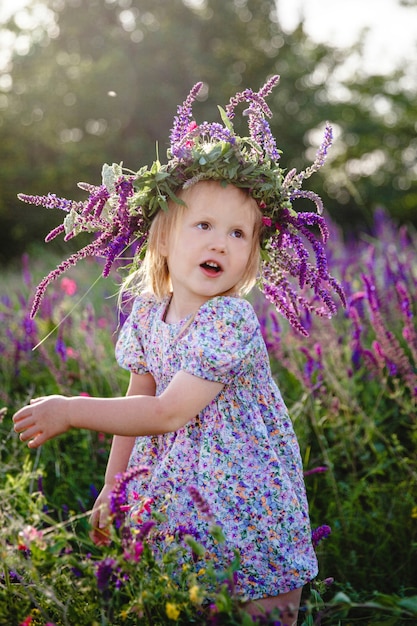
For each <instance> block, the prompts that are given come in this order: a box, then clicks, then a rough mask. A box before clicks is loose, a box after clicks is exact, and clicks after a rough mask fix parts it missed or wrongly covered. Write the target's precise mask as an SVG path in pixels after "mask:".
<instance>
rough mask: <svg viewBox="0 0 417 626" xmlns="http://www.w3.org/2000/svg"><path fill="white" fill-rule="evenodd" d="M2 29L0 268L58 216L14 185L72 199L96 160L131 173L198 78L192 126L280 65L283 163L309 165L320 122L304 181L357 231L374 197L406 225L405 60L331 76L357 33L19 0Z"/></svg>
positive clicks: (224, 11) (218, 2) (278, 125)
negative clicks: (335, 35)
mask: <svg viewBox="0 0 417 626" xmlns="http://www.w3.org/2000/svg"><path fill="white" fill-rule="evenodd" d="M410 10H411V9H410ZM6 34H7V35H9V36H14V37H15V42H17V44H19V45H17V49H16V52H15V53H14V54H13V55H12V58H11V59H10V62H9V63H8V64H6V65H4V66H3V67H1V68H0V145H1V148H2V151H1V159H0V181H1V182H0V263H1V262H2V263H5V262H8V261H10V260H11V259H13V258H15V257H16V256H19V255H20V254H21V253H22V251H23V250H25V249H26V248H27V246H28V242H29V241H33V240H38V241H39V240H41V239H43V238H44V236H45V235H46V234H47V232H48V231H49V230H50V229H51V228H52V227H53V226H55V225H56V224H57V223H58V222H59V221H60V218H61V216H59V215H56V214H54V213H53V212H47V211H46V210H45V209H37V208H34V207H30V206H27V205H22V204H21V203H20V202H19V201H18V200H17V198H16V194H17V193H18V192H20V191H22V192H24V193H34V194H46V193H48V192H54V193H57V194H58V195H64V196H67V197H73V198H77V197H80V196H79V195H78V194H79V193H80V192H79V190H77V187H76V183H77V182H78V181H81V180H83V181H88V182H92V183H99V182H100V171H101V165H102V163H103V162H113V161H114V162H120V161H123V162H124V164H125V165H126V166H127V167H130V168H132V169H137V168H138V167H139V166H140V165H143V164H146V163H150V162H152V161H153V160H154V158H155V151H156V144H157V143H158V146H159V152H160V155H161V158H163V157H164V154H165V150H166V148H167V139H168V133H169V130H170V128H171V125H172V120H173V116H174V115H175V112H176V107H177V105H178V104H179V103H181V102H182V101H183V100H184V98H185V97H186V95H187V94H188V92H189V90H190V88H191V87H192V86H193V84H194V83H195V82H197V81H199V80H202V81H204V83H205V84H206V87H207V93H206V98H205V99H203V101H201V103H200V104H199V106H196V107H195V112H196V115H197V116H198V119H197V121H203V120H206V119H208V120H213V119H216V117H217V116H218V112H217V109H216V104H217V103H219V104H226V103H227V102H228V100H229V98H230V96H232V95H234V93H235V92H236V91H237V90H239V89H242V88H245V87H246V86H250V87H252V88H254V89H257V88H258V87H259V86H260V85H261V84H262V83H263V82H264V80H265V78H266V77H267V76H269V75H271V74H273V73H274V74H275V73H277V74H280V75H281V83H280V86H279V87H278V88H277V89H276V90H275V93H274V94H273V96H272V97H271V98H270V99H269V104H270V106H271V109H272V110H273V112H274V117H273V120H272V130H273V132H274V135H275V137H276V138H277V143H278V146H279V147H280V148H282V149H283V150H284V154H283V156H282V163H283V167H285V168H288V169H289V168H291V167H298V168H302V167H304V166H305V165H306V164H308V163H309V162H310V159H311V157H312V155H313V154H314V150H313V149H312V146H313V147H314V148H315V147H317V145H318V144H319V141H320V138H319V136H318V135H317V133H315V132H312V131H314V130H317V129H321V128H322V126H323V124H324V122H325V121H326V120H329V121H330V122H331V123H332V124H333V126H334V129H335V135H336V145H335V146H334V148H333V150H332V151H331V154H330V163H329V165H328V166H327V167H326V168H324V170H323V171H322V173H321V174H320V175H319V176H317V177H316V178H317V180H314V181H313V186H315V189H314V190H315V191H317V192H319V193H322V194H323V197H324V200H325V205H326V207H327V208H328V210H329V211H330V213H331V214H332V216H333V217H334V219H335V220H336V221H338V222H339V223H341V224H342V225H343V226H344V228H345V229H346V230H347V231H352V230H353V231H357V230H359V229H363V228H367V227H368V226H369V224H370V222H371V221H372V213H373V210H374V208H375V207H376V206H380V205H383V206H385V207H386V208H387V210H388V211H389V212H390V213H391V214H392V215H393V216H395V217H396V218H397V219H399V220H400V221H413V222H417V211H416V209H415V207H416V204H417V187H416V182H415V160H416V159H415V156H416V139H415V114H414V110H415V109H414V107H415V98H416V84H415V81H414V80H412V75H413V72H412V68H410V67H401V68H399V69H398V70H397V71H395V72H394V73H392V74H391V75H384V76H367V75H366V74H364V73H362V72H360V71H355V73H354V74H352V73H350V74H349V73H347V72H346V71H345V72H344V75H345V76H347V78H343V79H342V78H341V69H342V68H343V67H344V64H345V62H346V60H347V59H349V58H350V57H351V56H352V55H356V56H358V55H359V56H360V54H361V45H362V44H361V42H358V43H357V44H356V45H355V46H354V47H352V48H351V49H346V50H342V49H335V48H333V47H330V46H327V45H322V44H316V43H314V42H313V41H311V40H310V39H309V37H308V36H307V34H306V32H305V30H304V28H303V24H302V23H300V25H299V26H298V28H297V29H296V30H295V31H294V32H293V33H291V34H289V35H288V34H286V33H284V32H283V31H282V28H281V26H280V24H279V22H278V18H277V12H276V8H275V2H274V1H273V0H204V1H202V2H191V0H188V1H185V0H171V1H170V2H167V1H166V0H105V1H101V0H100V1H99V0H28V5H27V8H26V9H24V10H20V11H17V13H16V15H15V16H12V17H11V18H10V20H9V21H8V22H7V23H5V24H3V25H0V35H6ZM51 246H52V247H54V249H55V250H56V246H59V244H56V243H54V244H51Z"/></svg>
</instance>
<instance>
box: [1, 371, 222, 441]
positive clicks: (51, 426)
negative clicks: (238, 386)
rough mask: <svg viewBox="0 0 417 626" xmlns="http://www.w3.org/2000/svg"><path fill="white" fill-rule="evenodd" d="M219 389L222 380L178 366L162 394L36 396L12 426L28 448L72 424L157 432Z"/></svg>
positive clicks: (180, 421) (180, 422)
mask: <svg viewBox="0 0 417 626" xmlns="http://www.w3.org/2000/svg"><path fill="white" fill-rule="evenodd" d="M222 388H223V385H222V384H221V383H217V382H212V381H207V380H204V379H202V378H198V377H197V376H193V375H192V374H188V373H186V372H182V371H181V372H178V373H177V374H176V375H175V376H174V378H173V379H172V381H171V382H170V384H169V385H168V387H167V388H166V390H165V391H164V392H163V393H162V394H161V395H160V396H154V397H150V396H146V395H139V396H137V395H135V396H127V397H123V398H89V397H84V396H83V397H78V396H75V397H72V398H65V397H64V396H49V397H46V398H38V399H37V400H32V402H31V404H30V405H28V406H26V407H23V408H22V409H20V411H18V412H17V413H16V414H15V415H14V417H13V420H14V424H15V425H14V429H15V431H16V432H18V433H20V439H21V441H27V442H28V446H29V448H37V447H38V446H40V445H41V444H43V443H45V441H48V439H51V438H52V437H56V436H57V435H60V434H62V433H64V432H66V431H67V430H69V429H70V428H86V429H88V430H94V431H100V432H104V433H109V434H113V435H122V436H127V437H132V436H134V437H138V436H143V435H161V434H164V433H168V432H173V431H176V430H178V429H179V428H181V427H182V426H184V425H185V424H186V423H187V422H189V421H190V420H191V419H192V418H193V417H195V416H196V415H197V414H198V413H200V411H202V410H203V409H204V408H205V407H206V406H207V405H208V404H209V403H210V402H211V401H212V400H214V398H215V397H216V396H217V394H218V393H219V392H220V391H221V390H222Z"/></svg>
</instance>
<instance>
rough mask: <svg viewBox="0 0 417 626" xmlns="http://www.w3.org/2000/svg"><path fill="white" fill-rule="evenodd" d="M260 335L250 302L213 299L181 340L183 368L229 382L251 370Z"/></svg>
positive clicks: (201, 310) (205, 377)
mask: <svg viewBox="0 0 417 626" xmlns="http://www.w3.org/2000/svg"><path fill="white" fill-rule="evenodd" d="M260 338H261V335H260V329H259V322H258V318H257V317H256V314H255V311H254V310H253V308H252V306H251V305H250V303H249V302H247V301H246V300H243V299H240V298H235V297H225V296H222V297H217V298H213V299H212V300H209V301H208V302H206V303H205V304H204V305H203V306H202V307H201V308H200V309H199V311H198V313H197V314H196V316H195V319H194V321H193V324H192V326H191V328H190V331H189V332H188V333H187V335H185V336H184V337H183V338H182V339H181V341H180V342H179V346H178V348H179V353H180V357H181V369H182V370H183V371H185V372H187V373H189V374H193V375H194V376H198V377H199V378H204V379H205V380H210V381H215V382H220V383H222V384H225V385H226V384H228V383H229V382H230V381H231V380H232V379H233V378H234V377H235V376H240V375H242V374H248V372H249V371H250V370H251V368H252V367H253V362H254V359H253V352H254V350H257V349H258V348H259V339H260Z"/></svg>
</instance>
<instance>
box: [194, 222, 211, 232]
mask: <svg viewBox="0 0 417 626" xmlns="http://www.w3.org/2000/svg"><path fill="white" fill-rule="evenodd" d="M197 228H200V230H208V229H209V228H210V224H209V223H208V222H199V224H197Z"/></svg>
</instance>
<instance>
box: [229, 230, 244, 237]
mask: <svg viewBox="0 0 417 626" xmlns="http://www.w3.org/2000/svg"><path fill="white" fill-rule="evenodd" d="M243 236H244V235H243V232H242V231H241V230H239V229H236V230H233V231H232V237H236V239H241V238H242V237H243Z"/></svg>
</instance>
